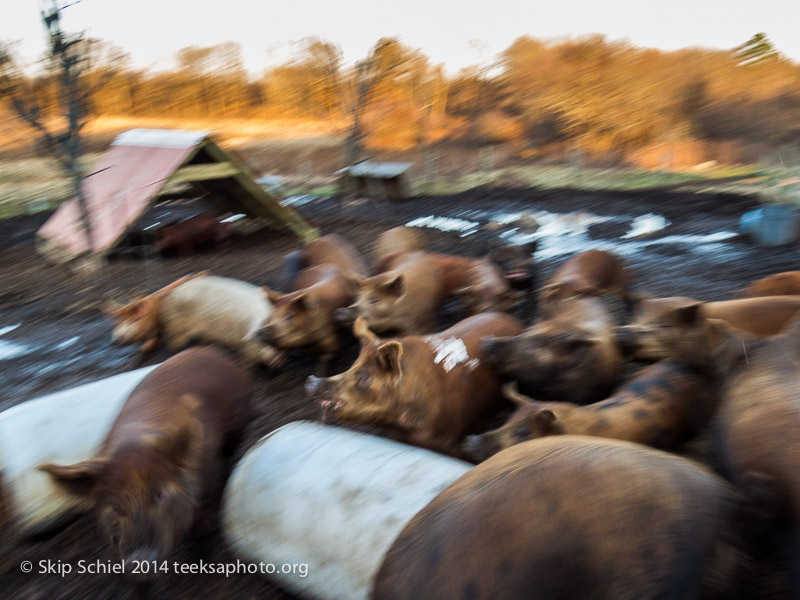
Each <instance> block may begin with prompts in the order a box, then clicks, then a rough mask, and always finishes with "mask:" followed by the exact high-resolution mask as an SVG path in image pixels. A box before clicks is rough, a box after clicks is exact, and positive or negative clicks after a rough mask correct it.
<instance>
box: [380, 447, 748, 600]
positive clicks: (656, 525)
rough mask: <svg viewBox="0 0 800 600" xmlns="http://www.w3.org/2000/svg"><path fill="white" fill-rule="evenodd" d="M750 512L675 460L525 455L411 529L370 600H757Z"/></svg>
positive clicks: (560, 451) (447, 496) (505, 459)
mask: <svg viewBox="0 0 800 600" xmlns="http://www.w3.org/2000/svg"><path fill="white" fill-rule="evenodd" d="M740 506H741V505H740V503H739V498H738V496H737V494H736V490H735V489H734V488H733V487H732V486H731V485H729V484H728V483H727V482H725V481H724V480H723V479H721V478H720V477H718V476H716V475H715V474H713V473H712V472H711V471H709V470H707V469H705V468H704V467H702V466H700V465H698V464H696V463H693V462H691V461H689V460H686V459H683V458H679V457H677V456H674V455H671V454H668V453H666V452H661V451H659V450H653V449H651V448H647V447H645V446H640V445H638V444H631V443H629V442H622V441H618V440H608V439H602V438H593V437H584V436H573V435H564V436H556V437H547V438H543V439H539V440H533V441H529V442H524V443H522V444H517V445H516V446H513V447H512V448H508V449H507V450H504V451H502V452H500V453H499V454H497V455H495V456H493V457H492V458H490V459H489V460H487V461H486V462H483V463H481V464H479V465H478V466H476V467H475V468H473V469H471V470H469V471H468V472H467V473H465V474H464V475H463V476H462V477H461V478H459V479H458V480H456V482H455V483H453V484H451V485H450V486H449V487H447V488H446V489H445V490H444V491H443V492H441V493H440V494H439V495H438V496H437V497H436V498H434V499H433V501H432V502H430V503H429V504H428V505H427V506H426V507H425V508H423V509H422V510H421V511H420V512H418V513H417V514H416V516H415V517H414V518H413V519H412V520H411V521H409V523H408V524H407V525H406V526H405V527H404V529H403V530H402V531H401V532H400V535H398V536H397V538H396V539H395V541H394V543H393V544H392V546H390V548H389V551H388V552H387V553H386V555H385V556H384V559H383V563H382V565H381V567H380V568H379V569H378V573H377V575H376V577H375V584H374V587H373V589H372V592H371V598H373V599H374V600H405V599H408V600H412V599H413V600H416V599H418V598H437V599H438V600H464V599H466V598H469V599H471V600H490V599H499V598H502V599H503V600H523V599H525V600H528V599H530V598H536V599H537V600H561V599H564V600H566V599H570V600H571V599H575V600H577V599H581V600H610V599H612V598H613V599H622V598H626V599H631V600H633V599H637V600H638V599H644V598H650V599H654V598H661V599H664V600H666V599H667V598H670V599H675V600H677V599H679V598H680V599H685V598H707V599H710V598H716V599H719V600H721V599H723V598H726V599H733V598H747V597H748V596H747V595H746V594H742V593H741V588H742V587H743V586H742V585H741V584H742V583H743V581H742V580H743V579H744V577H743V575H744V574H745V573H746V571H745V569H743V568H742V564H746V561H745V560H741V561H740V560H739V558H740V556H742V555H741V554H740V552H741V549H742V546H743V545H742V543H741V540H740V537H741V536H740V532H739V531H738V526H739V524H740V522H739V519H738V515H739V514H740ZM744 581H746V579H745V580H744Z"/></svg>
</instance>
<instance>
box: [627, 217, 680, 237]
mask: <svg viewBox="0 0 800 600" xmlns="http://www.w3.org/2000/svg"><path fill="white" fill-rule="evenodd" d="M669 225H671V223H670V222H669V221H667V220H666V219H665V218H664V217H662V216H661V215H654V214H652V213H650V214H646V215H642V216H639V217H636V218H635V219H634V220H633V223H631V228H630V229H629V230H628V233H626V234H625V235H623V236H622V239H623V240H625V239H628V238H634V237H639V236H642V235H647V234H649V233H655V232H656V231H661V230H662V229H664V228H666V227H668V226H669Z"/></svg>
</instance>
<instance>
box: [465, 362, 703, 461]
mask: <svg viewBox="0 0 800 600" xmlns="http://www.w3.org/2000/svg"><path fill="white" fill-rule="evenodd" d="M503 394H504V395H505V396H506V397H507V398H508V399H509V400H511V401H513V402H514V404H516V406H517V409H516V411H515V412H514V414H513V415H512V416H511V418H510V419H509V420H508V422H507V423H506V424H505V425H503V426H502V427H500V428H498V429H495V430H494V431H489V432H487V433H484V434H483V435H474V436H469V437H467V441H466V442H465V443H464V449H465V451H466V453H467V455H468V456H470V457H471V458H473V459H474V460H479V461H480V460H485V459H486V458H488V457H489V456H491V455H493V454H495V453H497V452H499V451H500V450H504V449H505V448H508V447H510V446H513V445H514V444H518V443H520V442H524V441H527V440H530V439H534V438H539V437H544V436H547V435H559V434H565V433H572V434H578V435H591V436H598V437H605V438H613V439H617V440H625V441H628V442H637V443H639V444H645V445H647V446H654V447H656V448H661V449H664V450H669V449H672V448H674V447H675V446H676V445H677V444H678V443H680V442H681V441H683V440H684V439H686V438H687V437H688V436H689V435H691V434H693V433H696V432H697V431H699V429H700V428H701V427H703V426H705V425H706V423H707V422H708V420H709V417H710V416H711V413H712V412H713V409H714V404H715V402H714V395H713V393H712V392H711V390H710V389H709V387H708V386H707V385H706V382H705V379H704V378H703V377H702V376H701V375H700V374H699V373H697V372H696V371H694V370H692V369H690V368H688V367H687V366H686V365H683V364H682V363H680V362H678V361H676V360H664V361H661V362H659V363H657V364H655V365H650V366H648V367H645V368H643V369H642V370H641V371H640V372H639V373H638V375H637V376H636V377H635V378H634V379H633V380H631V381H629V382H628V383H626V384H625V385H624V386H622V387H620V388H619V389H618V390H617V391H616V392H615V393H614V395H612V396H611V397H609V398H606V399H605V400H603V401H601V402H596V403H594V404H589V405H588V406H579V405H577V404H572V403H569V402H537V401H535V400H531V399H530V398H528V397H526V396H523V395H522V394H520V393H519V392H517V389H516V384H513V383H509V384H506V385H505V386H504V387H503Z"/></svg>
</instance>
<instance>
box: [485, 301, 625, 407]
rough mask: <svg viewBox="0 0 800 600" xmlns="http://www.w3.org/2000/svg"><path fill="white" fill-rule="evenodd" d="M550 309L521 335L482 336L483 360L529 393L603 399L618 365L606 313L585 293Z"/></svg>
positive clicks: (572, 399) (578, 399) (619, 359)
mask: <svg viewBox="0 0 800 600" xmlns="http://www.w3.org/2000/svg"><path fill="white" fill-rule="evenodd" d="M551 312H552V314H551V316H549V317H548V318H545V319H542V320H539V321H538V322H536V323H535V324H534V325H533V326H532V327H530V328H528V329H527V330H526V331H525V332H524V333H522V334H521V335H516V336H511V337H487V338H486V339H485V340H484V341H483V342H482V345H481V350H482V352H483V356H484V360H485V361H486V362H487V363H488V364H489V367H490V368H492V369H493V370H494V371H495V372H496V373H497V374H498V375H500V376H502V377H504V378H506V379H513V380H516V381H517V382H518V383H519V387H520V389H521V390H522V391H523V392H524V393H526V394H530V395H532V396H536V397H539V396H543V397H545V398H546V399H548V400H550V399H553V400H563V401H566V402H576V403H578V404H586V403H588V402H594V401H596V400H600V399H602V398H605V397H606V396H607V395H608V394H609V393H610V391H611V389H612V388H613V386H614V384H615V383H616V382H617V378H618V377H619V373H620V369H621V366H622V357H621V355H620V353H619V350H618V349H617V344H616V343H615V341H614V338H613V327H612V317H611V314H610V313H609V311H608V310H607V309H606V308H605V306H603V304H602V303H601V302H600V301H599V300H597V299H596V298H585V297H572V298H567V299H566V300H562V301H560V302H558V303H557V304H556V305H554V306H553V307H551Z"/></svg>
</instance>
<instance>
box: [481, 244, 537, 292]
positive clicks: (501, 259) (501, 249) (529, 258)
mask: <svg viewBox="0 0 800 600" xmlns="http://www.w3.org/2000/svg"><path fill="white" fill-rule="evenodd" d="M537 245H538V244H537V242H536V240H533V241H530V242H526V243H524V244H510V243H506V242H504V241H502V240H497V239H495V238H490V240H489V241H488V242H487V249H486V250H487V251H486V255H487V256H488V257H489V260H491V261H492V262H493V263H494V264H496V265H497V266H498V267H500V270H501V271H502V272H503V275H504V276H505V278H506V281H508V284H509V285H510V286H511V287H512V288H513V289H515V290H523V291H528V290H531V289H535V288H536V269H535V261H534V258H533V255H534V253H535V252H536V248H537Z"/></svg>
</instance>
